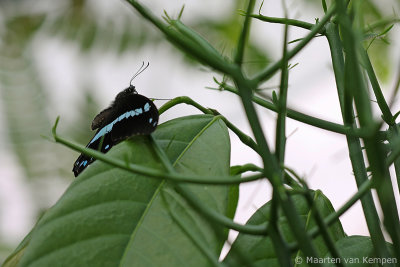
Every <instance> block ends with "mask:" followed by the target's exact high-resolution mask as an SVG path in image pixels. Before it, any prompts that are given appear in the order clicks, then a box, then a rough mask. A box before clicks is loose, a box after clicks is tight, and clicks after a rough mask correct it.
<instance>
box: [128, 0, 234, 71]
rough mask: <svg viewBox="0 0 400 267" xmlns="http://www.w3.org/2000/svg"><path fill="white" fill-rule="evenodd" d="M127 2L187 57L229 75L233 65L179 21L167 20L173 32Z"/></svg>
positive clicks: (140, 7) (155, 18)
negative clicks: (172, 27)
mask: <svg viewBox="0 0 400 267" xmlns="http://www.w3.org/2000/svg"><path fill="white" fill-rule="evenodd" d="M127 2H128V3H129V4H130V5H132V6H133V7H134V8H135V9H136V11H138V12H139V14H140V15H142V16H143V17H144V18H145V19H147V20H148V21H150V22H151V23H152V24H153V25H154V26H156V27H157V28H158V29H159V30H160V31H161V32H162V33H164V34H165V36H166V37H167V39H168V40H169V41H170V42H171V43H172V44H174V45H175V46H177V47H178V48H180V49H182V50H183V51H185V52H186V53H187V54H188V55H191V56H193V57H195V58H196V59H197V60H198V61H200V62H201V63H203V64H205V65H208V66H211V67H212V68H214V69H216V70H218V71H220V72H222V73H225V74H229V73H231V72H232V71H233V69H234V66H233V64H231V63H228V62H227V61H226V60H225V59H224V57H223V56H222V55H221V54H220V53H219V52H217V51H216V50H215V48H214V47H212V46H211V45H210V44H209V43H208V42H207V41H206V40H205V39H204V38H202V37H201V36H199V35H198V34H197V33H195V32H194V31H192V30H190V29H189V28H187V27H186V26H185V25H183V24H182V23H180V22H179V21H172V20H169V22H170V23H171V24H172V25H173V26H174V27H175V29H176V30H173V29H171V27H170V26H169V25H166V24H165V23H163V22H162V21H161V20H160V19H158V18H157V17H156V16H154V15H153V14H152V13H151V12H150V11H149V10H148V9H147V8H145V7H144V6H142V5H141V4H139V2H138V1H135V0H127Z"/></svg>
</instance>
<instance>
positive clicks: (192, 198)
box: [151, 137, 267, 235]
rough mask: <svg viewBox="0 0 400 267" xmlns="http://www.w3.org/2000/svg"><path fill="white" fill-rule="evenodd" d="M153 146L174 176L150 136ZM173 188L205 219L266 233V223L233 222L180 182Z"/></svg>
mask: <svg viewBox="0 0 400 267" xmlns="http://www.w3.org/2000/svg"><path fill="white" fill-rule="evenodd" d="M151 140H152V143H153V147H154V149H155V152H156V153H157V155H158V158H159V159H160V160H161V162H162V163H163V165H164V167H165V168H166V169H167V175H173V176H176V175H178V173H177V172H176V171H175V169H174V167H173V166H172V164H171V163H170V161H169V159H168V157H167V156H166V155H165V152H164V151H163V150H162V148H161V147H160V146H159V145H158V143H157V141H156V140H155V139H154V138H153V137H151ZM174 187H175V190H176V191H177V192H178V193H179V194H180V195H181V196H182V197H184V198H185V199H186V201H187V202H188V203H189V204H190V205H191V206H193V207H195V208H196V210H197V211H198V212H200V213H202V214H203V215H204V216H205V217H206V218H207V219H209V220H212V221H213V222H216V223H219V224H221V225H223V226H225V227H227V228H228V229H234V230H236V231H239V232H242V233H246V234H251V235H265V234H266V233H267V224H265V225H241V224H237V223H235V222H233V221H232V220H231V219H229V218H228V217H225V216H223V215H221V214H219V213H218V212H216V211H214V210H212V209H210V208H208V207H206V206H205V205H203V204H202V202H201V201H200V200H199V199H198V198H197V197H196V195H195V194H194V193H192V192H191V190H190V188H189V187H188V186H184V185H181V184H177V183H175V184H174Z"/></svg>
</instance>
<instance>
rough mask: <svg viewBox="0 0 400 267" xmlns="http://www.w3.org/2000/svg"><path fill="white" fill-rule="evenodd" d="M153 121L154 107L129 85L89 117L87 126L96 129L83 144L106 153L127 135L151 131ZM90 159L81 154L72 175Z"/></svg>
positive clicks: (154, 122) (80, 170)
mask: <svg viewBox="0 0 400 267" xmlns="http://www.w3.org/2000/svg"><path fill="white" fill-rule="evenodd" d="M157 123H158V110H157V107H156V106H155V105H154V103H153V101H151V100H150V99H148V98H147V97H145V96H143V95H139V94H138V93H137V92H136V90H135V87H134V86H132V85H131V86H129V87H128V88H126V89H125V90H123V91H122V92H120V93H119V94H118V95H117V96H116V97H115V100H114V102H112V103H111V105H110V106H109V107H108V108H106V109H105V110H103V111H102V112H100V113H99V114H98V115H97V116H96V117H95V118H94V119H93V122H92V127H91V128H92V130H96V129H97V132H96V134H95V135H94V136H93V138H92V139H91V140H90V141H89V143H88V144H87V146H86V147H88V148H92V149H95V150H99V151H101V152H103V153H106V152H108V151H109V150H110V149H111V147H113V146H114V145H116V144H118V143H119V142H121V141H123V140H126V139H127V138H129V137H131V136H134V135H147V134H150V133H152V132H153V131H154V130H155V129H156V127H157ZM94 160H95V159H93V158H92V157H90V156H86V155H84V154H81V155H80V156H79V157H78V159H77V160H76V161H75V163H74V167H73V169H72V171H73V172H74V175H75V177H76V176H78V175H79V174H80V173H81V172H82V171H83V170H84V169H85V168H86V167H87V166H88V165H89V164H90V163H92V162H93V161H94Z"/></svg>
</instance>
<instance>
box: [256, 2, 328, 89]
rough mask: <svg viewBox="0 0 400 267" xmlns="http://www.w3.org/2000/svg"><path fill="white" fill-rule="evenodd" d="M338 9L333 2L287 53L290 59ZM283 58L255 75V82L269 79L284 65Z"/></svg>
mask: <svg viewBox="0 0 400 267" xmlns="http://www.w3.org/2000/svg"><path fill="white" fill-rule="evenodd" d="M335 10H336V5H335V3H333V4H332V5H331V7H330V9H329V10H328V12H326V14H325V15H324V17H323V18H322V19H321V20H320V21H319V22H318V23H317V24H315V25H314V27H312V29H311V31H310V33H308V34H307V35H306V36H305V37H304V38H303V39H302V40H301V41H300V42H299V43H298V44H297V45H296V47H295V48H293V49H292V50H290V51H289V52H288V54H287V58H288V60H289V59H291V58H292V57H294V56H295V55H296V54H297V53H298V52H300V50H302V49H303V48H304V47H305V46H306V45H307V44H308V43H309V42H310V41H311V40H312V39H313V38H314V36H315V35H316V34H317V33H319V32H320V31H321V30H322V29H323V27H325V24H326V23H327V22H328V21H329V20H330V18H331V17H332V15H333V14H334V13H335ZM282 63H283V60H282V59H280V60H279V61H277V62H275V63H274V64H272V65H270V66H268V67H267V68H266V69H265V70H264V71H261V72H260V73H259V74H258V75H256V77H254V79H253V82H254V83H255V84H259V83H260V82H261V81H264V80H267V79H268V78H270V77H271V76H272V75H274V74H275V72H276V71H278V70H279V69H280V68H281V66H282Z"/></svg>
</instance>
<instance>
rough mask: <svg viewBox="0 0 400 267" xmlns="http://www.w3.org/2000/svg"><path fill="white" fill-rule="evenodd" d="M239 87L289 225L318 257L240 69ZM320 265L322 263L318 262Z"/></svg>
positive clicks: (305, 248) (304, 246)
mask: <svg viewBox="0 0 400 267" xmlns="http://www.w3.org/2000/svg"><path fill="white" fill-rule="evenodd" d="M232 78H233V80H234V82H235V83H236V86H237V88H238V92H239V95H240V97H241V100H242V103H243V106H244V110H245V112H246V116H247V119H248V121H249V123H250V126H251V128H252V131H253V134H254V137H255V139H256V142H257V144H258V146H259V148H260V155H261V158H262V161H263V166H264V172H265V174H266V176H267V177H269V180H270V182H271V184H272V186H273V189H274V192H276V193H277V196H278V198H279V202H280V204H281V206H282V209H283V212H284V214H285V216H286V217H287V219H288V222H289V226H290V228H291V230H292V231H293V233H294V236H295V237H296V239H297V240H299V244H301V250H302V251H303V252H304V254H305V255H306V256H309V257H317V252H316V250H315V247H314V245H313V244H312V242H311V240H310V239H309V238H308V236H307V235H306V234H305V232H304V229H305V226H304V222H303V221H302V219H301V217H300V216H299V214H298V213H297V211H296V209H295V207H294V203H293V201H292V199H291V197H290V196H289V195H288V194H287V193H286V191H285V188H284V185H283V178H282V177H283V171H282V170H281V169H280V168H279V165H278V163H277V161H276V158H275V157H274V156H273V155H272V154H271V151H270V149H269V146H268V144H267V141H266V139H265V136H264V133H263V130H262V128H261V125H260V121H259V119H258V115H257V113H256V111H255V108H254V106H253V102H252V92H253V89H254V88H255V84H254V83H253V81H249V80H247V79H246V78H245V77H244V76H243V73H242V72H240V70H238V71H237V72H235V73H234V75H233V76H232ZM316 265H317V266H319V265H320V264H316Z"/></svg>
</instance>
